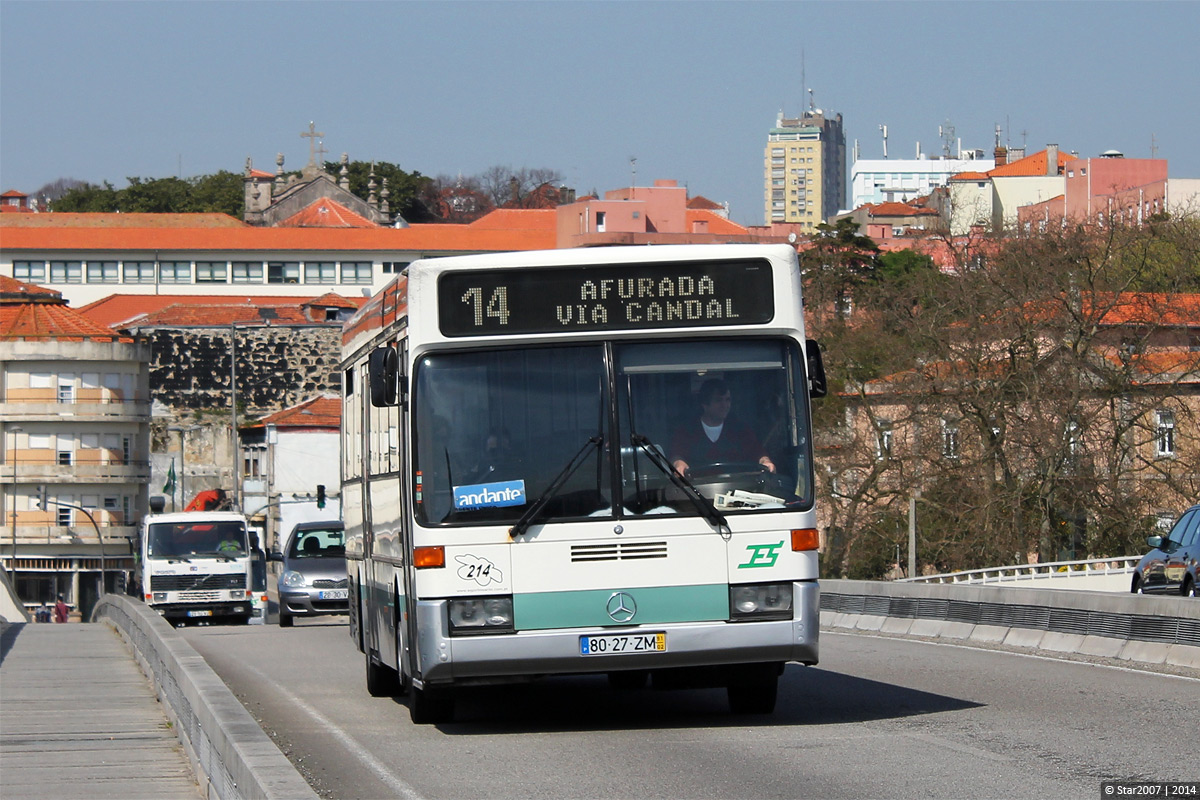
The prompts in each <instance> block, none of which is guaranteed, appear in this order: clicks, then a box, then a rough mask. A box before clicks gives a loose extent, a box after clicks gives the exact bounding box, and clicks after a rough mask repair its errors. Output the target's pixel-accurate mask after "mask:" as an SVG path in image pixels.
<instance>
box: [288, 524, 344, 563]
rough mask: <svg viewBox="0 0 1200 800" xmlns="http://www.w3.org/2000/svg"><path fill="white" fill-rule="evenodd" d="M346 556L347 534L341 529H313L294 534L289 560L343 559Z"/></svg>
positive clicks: (289, 550) (289, 549)
mask: <svg viewBox="0 0 1200 800" xmlns="http://www.w3.org/2000/svg"><path fill="white" fill-rule="evenodd" d="M345 554H346V532H345V531H344V530H342V529H341V528H312V529H309V530H298V531H296V532H295V533H294V534H292V541H291V545H290V547H289V548H288V558H341V557H342V556H344V555H345Z"/></svg>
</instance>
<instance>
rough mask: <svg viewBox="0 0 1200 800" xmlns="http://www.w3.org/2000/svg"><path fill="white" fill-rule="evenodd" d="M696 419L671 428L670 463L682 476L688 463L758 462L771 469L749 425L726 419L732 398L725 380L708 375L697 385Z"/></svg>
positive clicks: (768, 457)
mask: <svg viewBox="0 0 1200 800" xmlns="http://www.w3.org/2000/svg"><path fill="white" fill-rule="evenodd" d="M697 399H698V400H699V401H700V408H701V412H700V419H699V420H697V421H693V422H689V423H688V424H687V425H684V426H681V427H680V428H678V429H677V430H676V431H675V435H674V436H673V437H672V438H671V466H673V467H674V468H675V471H676V472H678V473H679V474H680V475H684V474H686V473H687V471H688V470H689V469H690V468H691V465H693V464H696V465H703V464H717V463H729V462H741V463H746V462H758V464H760V465H761V466H762V467H763V468H764V469H766V470H767V471H769V472H774V471H775V464H774V463H773V462H772V461H771V458H770V456H768V455H767V451H766V450H765V449H764V448H763V446H762V443H761V442H759V441H758V437H757V436H755V435H754V431H752V430H750V428H749V426H747V425H745V424H744V423H741V422H739V421H738V420H737V418H736V417H735V418H733V419H730V418H729V409H730V407H731V406H732V398H731V397H730V394H729V387H728V386H727V385H726V384H725V381H723V380H720V379H717V378H710V379H709V380H706V381H705V382H704V383H702V384H701V385H700V391H699V392H697Z"/></svg>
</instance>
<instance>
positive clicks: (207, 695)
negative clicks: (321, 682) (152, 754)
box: [92, 594, 317, 800]
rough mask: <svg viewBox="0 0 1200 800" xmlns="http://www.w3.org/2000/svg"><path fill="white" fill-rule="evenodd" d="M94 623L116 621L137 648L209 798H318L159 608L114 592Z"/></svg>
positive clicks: (103, 601)
mask: <svg viewBox="0 0 1200 800" xmlns="http://www.w3.org/2000/svg"><path fill="white" fill-rule="evenodd" d="M92 621H93V622H104V623H108V624H110V625H112V626H113V627H114V628H116V629H117V631H119V632H120V633H121V635H122V636H124V637H125V639H126V641H128V642H129V644H130V645H131V647H132V648H133V651H134V655H135V656H136V658H137V660H138V663H139V664H140V665H141V667H142V671H143V672H145V673H146V675H147V676H148V677H149V678H150V682H151V683H152V684H153V685H154V687H155V690H156V692H157V694H158V698H159V701H160V702H161V703H162V706H163V710H164V711H165V712H166V714H167V717H168V719H170V720H171V723H172V725H173V726H174V728H175V731H176V733H177V734H178V736H179V739H180V741H181V742H182V744H183V747H184V750H185V751H186V752H187V755H188V759H189V760H190V761H191V763H192V768H193V769H194V770H195V773H196V778H197V780H198V781H199V783H200V787H201V789H202V790H203V791H204V793H205V795H206V796H207V797H208V798H210V799H219V800H238V799H239V798H260V799H261V800H317V794H316V792H314V791H313V790H312V788H311V787H310V786H309V785H308V783H307V782H306V781H305V780H304V778H303V777H301V775H300V773H299V772H298V771H297V770H296V768H295V767H294V766H292V763H291V762H290V761H288V760H287V758H286V757H285V756H284V755H283V753H281V752H280V750H279V748H278V747H277V746H276V745H275V743H274V742H272V741H271V739H270V738H269V737H268V736H267V735H266V734H265V733H264V732H263V730H262V727H261V726H260V725H259V724H258V722H256V721H255V719H254V718H253V717H252V716H250V712H248V711H246V709H245V707H244V706H242V704H241V703H240V702H238V699H237V698H236V697H234V696H233V692H231V691H230V690H229V688H228V687H227V686H226V685H225V684H224V683H223V682H222V681H221V679H220V678H219V677H217V674H216V673H215V672H213V670H212V668H211V667H209V666H208V664H207V663H205V661H204V659H203V657H201V656H200V655H199V654H198V653H197V652H196V651H195V650H194V649H192V646H191V645H190V644H188V643H187V641H185V640H184V638H183V637H182V636H180V635H179V634H178V633H177V632H176V631H175V629H174V628H172V627H171V625H170V623H168V622H167V621H166V620H165V619H163V618H162V617H161V616H159V615H158V614H157V613H156V612H155V611H153V610H151V609H150V608H149V607H148V606H146V605H145V604H144V603H142V602H139V601H137V600H133V599H131V598H128V597H123V596H121V595H114V594H108V595H105V596H104V597H102V598H101V599H100V602H99V603H97V604H96V608H95V609H94V611H93V612H92Z"/></svg>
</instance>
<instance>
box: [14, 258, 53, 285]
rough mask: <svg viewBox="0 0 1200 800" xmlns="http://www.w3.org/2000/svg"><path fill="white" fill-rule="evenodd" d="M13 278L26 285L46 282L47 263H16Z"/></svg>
mask: <svg viewBox="0 0 1200 800" xmlns="http://www.w3.org/2000/svg"><path fill="white" fill-rule="evenodd" d="M13 277H14V278H16V279H17V280H19V281H24V282H25V283H37V282H38V281H44V280H46V262H45V261H14V262H13Z"/></svg>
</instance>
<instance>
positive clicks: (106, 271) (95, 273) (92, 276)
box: [87, 261, 120, 283]
mask: <svg viewBox="0 0 1200 800" xmlns="http://www.w3.org/2000/svg"><path fill="white" fill-rule="evenodd" d="M87 279H88V283H117V282H118V281H119V280H120V278H119V276H118V272H117V262H115V261H89V262H87Z"/></svg>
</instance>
